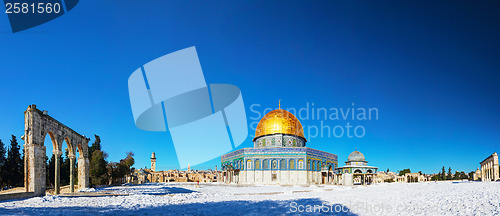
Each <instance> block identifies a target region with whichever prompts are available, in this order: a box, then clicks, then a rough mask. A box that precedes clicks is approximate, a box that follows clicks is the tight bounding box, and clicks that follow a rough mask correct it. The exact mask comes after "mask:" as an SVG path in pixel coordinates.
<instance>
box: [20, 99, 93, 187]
mask: <svg viewBox="0 0 500 216" xmlns="http://www.w3.org/2000/svg"><path fill="white" fill-rule="evenodd" d="M47 135H48V136H50V139H51V141H52V143H44V140H45V137H46V136H47ZM21 138H22V139H23V140H24V156H25V157H24V187H25V189H26V192H33V193H34V195H45V190H46V185H45V184H46V173H45V172H46V167H45V166H46V165H45V155H46V145H50V144H52V146H53V149H54V151H53V152H52V153H53V154H54V155H55V156H56V157H55V159H56V161H55V185H54V187H55V188H54V189H55V193H56V194H59V193H60V187H61V185H60V179H59V176H60V161H59V156H60V155H61V154H62V149H63V142H64V141H66V143H67V145H68V146H67V147H68V158H69V159H70V164H71V166H70V169H71V170H70V173H71V174H70V192H74V191H75V185H74V183H73V182H74V181H73V178H74V176H73V170H72V169H73V165H74V164H75V159H76V153H77V152H78V154H79V158H78V188H79V189H82V188H87V187H88V186H89V159H88V142H89V139H88V138H86V137H85V136H83V135H80V134H79V133H77V132H75V131H74V130H73V129H71V128H69V127H68V126H66V125H64V124H62V123H61V122H59V121H57V120H56V119H54V118H52V117H51V116H49V115H48V112H47V111H41V110H39V109H37V108H36V105H34V104H33V105H30V106H28V109H27V110H26V111H24V135H23V136H22V137H21Z"/></svg>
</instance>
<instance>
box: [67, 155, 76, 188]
mask: <svg viewBox="0 0 500 216" xmlns="http://www.w3.org/2000/svg"><path fill="white" fill-rule="evenodd" d="M75 158H76V156H74V155H70V156H69V192H70V193H74V192H75V182H74V179H75V178H74V176H73V175H74V174H73V173H74V168H73V167H74V166H75Z"/></svg>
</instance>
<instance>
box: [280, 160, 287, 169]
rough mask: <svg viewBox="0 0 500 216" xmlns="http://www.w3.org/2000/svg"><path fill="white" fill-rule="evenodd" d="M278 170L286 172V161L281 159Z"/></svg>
mask: <svg viewBox="0 0 500 216" xmlns="http://www.w3.org/2000/svg"><path fill="white" fill-rule="evenodd" d="M280 170H286V160H285V159H281V161H280Z"/></svg>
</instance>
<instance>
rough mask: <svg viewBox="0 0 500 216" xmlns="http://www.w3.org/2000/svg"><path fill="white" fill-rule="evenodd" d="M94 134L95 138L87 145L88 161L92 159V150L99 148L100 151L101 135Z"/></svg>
mask: <svg viewBox="0 0 500 216" xmlns="http://www.w3.org/2000/svg"><path fill="white" fill-rule="evenodd" d="M94 136H95V140H94V142H93V143H92V145H91V146H90V147H89V154H88V155H89V161H91V160H92V155H93V154H94V151H95V150H99V151H101V150H102V149H101V137H99V136H98V135H96V134H94Z"/></svg>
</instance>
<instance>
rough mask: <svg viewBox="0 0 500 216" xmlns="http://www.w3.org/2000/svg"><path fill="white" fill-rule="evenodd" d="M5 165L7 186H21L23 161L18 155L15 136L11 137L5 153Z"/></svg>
mask: <svg viewBox="0 0 500 216" xmlns="http://www.w3.org/2000/svg"><path fill="white" fill-rule="evenodd" d="M6 164H7V169H6V170H7V171H8V180H7V183H8V185H9V186H12V187H17V186H22V185H23V184H24V183H23V178H24V172H23V170H22V167H23V161H22V159H21V154H20V153H19V145H18V144H17V139H16V136H14V135H12V139H11V140H10V148H9V151H8V152H7V162H6Z"/></svg>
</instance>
